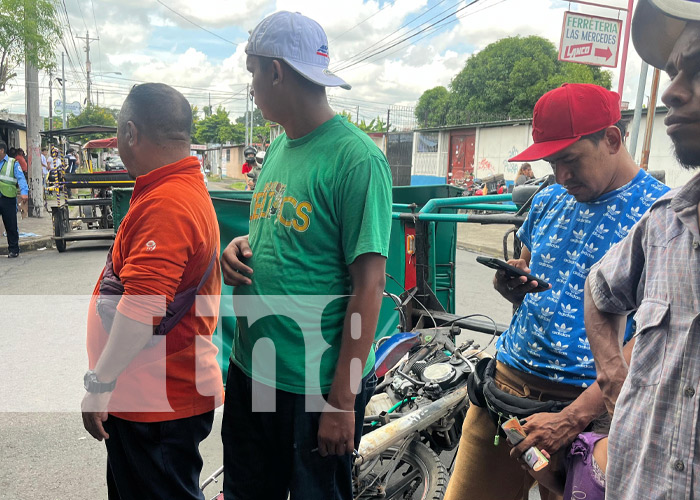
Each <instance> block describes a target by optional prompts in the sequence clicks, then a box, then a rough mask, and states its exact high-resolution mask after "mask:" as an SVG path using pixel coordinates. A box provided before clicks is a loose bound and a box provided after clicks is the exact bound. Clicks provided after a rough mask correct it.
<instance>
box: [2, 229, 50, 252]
mask: <svg viewBox="0 0 700 500" xmlns="http://www.w3.org/2000/svg"><path fill="white" fill-rule="evenodd" d="M0 234H2V233H0ZM3 239H4V240H5V241H4V242H3V243H0V255H7V254H9V253H10V252H9V247H8V245H7V239H5V238H3ZM53 247H54V244H53V237H51V236H36V237H33V238H20V240H19V251H20V253H22V252H31V251H33V250H38V249H40V248H53Z"/></svg>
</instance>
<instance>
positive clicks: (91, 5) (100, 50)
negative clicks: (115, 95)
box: [90, 0, 102, 73]
mask: <svg viewBox="0 0 700 500" xmlns="http://www.w3.org/2000/svg"><path fill="white" fill-rule="evenodd" d="M90 7H91V8H92V21H93V22H94V23H95V35H96V36H97V54H98V57H99V64H100V73H102V47H101V46H100V32H99V31H97V18H96V17H95V2H93V0H90Z"/></svg>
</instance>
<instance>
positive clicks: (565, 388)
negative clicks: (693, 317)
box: [446, 84, 668, 500]
mask: <svg viewBox="0 0 700 500" xmlns="http://www.w3.org/2000/svg"><path fill="white" fill-rule="evenodd" d="M532 126H533V132H532V136H533V139H534V144H533V145H532V146H530V147H529V148H527V149H526V150H525V151H523V152H522V153H521V154H519V155H517V156H516V157H514V158H511V159H510V161H513V162H522V161H534V160H541V159H544V160H545V161H548V162H549V163H550V164H551V165H552V169H553V170H554V176H555V179H556V182H557V183H556V184H554V185H552V186H549V187H547V188H546V189H544V190H542V191H541V192H540V193H538V194H537V195H536V196H535V198H534V200H533V202H532V208H531V209H530V212H529V214H528V218H527V220H526V221H525V223H524V224H523V226H522V227H521V228H520V229H519V231H518V238H519V239H520V240H521V241H522V242H523V251H522V255H521V258H520V259H515V260H511V261H509V263H510V264H512V265H514V266H517V267H519V268H521V269H523V270H525V271H528V272H530V273H532V274H534V275H536V276H537V277H539V278H541V279H544V280H546V281H548V282H549V283H550V284H551V287H550V288H549V289H546V290H543V289H542V288H537V286H538V285H537V282H536V281H528V280H527V279H526V278H524V277H523V278H514V277H511V276H508V275H506V274H505V273H504V272H502V271H498V272H497V273H496V276H495V277H494V287H495V288H496V290H498V292H499V293H501V295H503V296H504V297H505V298H506V299H507V300H509V301H510V302H512V303H513V304H514V305H515V306H517V307H518V310H517V312H516V314H515V315H514V316H513V320H512V321H511V324H510V326H509V328H508V330H507V331H506V332H505V333H504V334H503V335H501V337H500V338H499V341H498V345H497V350H498V352H497V355H496V358H495V360H493V361H492V362H491V365H490V366H489V367H488V368H487V370H486V374H485V375H486V376H489V375H491V376H492V377H493V381H494V384H493V385H491V386H490V387H491V388H492V389H494V390H489V391H485V392H484V393H483V394H480V393H479V390H478V388H476V390H474V391H471V392H470V399H471V400H472V402H473V403H474V404H472V405H471V406H470V408H469V411H468V413H467V417H466V419H465V422H464V430H463V434H462V439H461V442H460V447H459V452H458V455H457V461H456V467H455V471H454V473H453V475H452V480H451V482H450V484H449V486H448V491H447V496H446V498H447V499H448V500H456V499H461V498H479V499H480V500H489V499H493V500H506V499H516V498H523V495H524V494H526V490H527V489H529V488H530V486H531V485H532V484H533V482H534V480H533V479H532V478H531V477H530V476H529V475H528V473H527V472H525V471H524V470H523V469H521V467H520V464H519V463H518V461H517V458H519V457H520V456H521V455H522V454H523V453H524V452H525V450H527V449H528V448H530V447H531V446H536V447H538V448H539V449H540V450H546V451H547V452H549V453H550V455H553V458H554V462H555V464H553V465H554V466H556V461H557V459H558V456H557V455H555V453H556V452H558V451H559V450H561V449H562V448H563V447H565V446H566V445H568V444H569V443H571V442H572V441H573V440H574V439H575V438H576V437H577V436H578V434H579V433H580V432H582V431H583V430H584V429H585V428H586V426H588V424H589V423H591V421H593V420H594V419H595V418H597V417H598V416H600V415H601V414H603V413H604V412H605V405H604V403H603V398H602V395H601V392H600V389H599V388H598V386H597V384H596V383H595V381H596V373H595V366H594V364H593V356H592V354H591V351H590V347H589V345H588V339H587V336H586V331H585V328H584V323H583V317H582V315H581V311H582V310H583V288H584V284H585V280H586V277H587V275H588V271H589V270H590V268H591V266H592V265H593V264H594V263H595V262H597V261H598V260H600V258H601V257H602V256H603V254H604V253H605V252H607V251H608V250H609V248H610V247H611V246H612V245H614V244H615V243H616V242H618V241H620V240H621V239H622V238H623V237H624V236H625V235H626V234H627V232H628V231H629V230H630V228H631V227H632V225H634V223H636V222H637V221H638V220H639V219H640V218H641V216H642V215H643V214H644V212H646V211H647V210H648V208H649V207H650V206H651V204H652V203H653V201H654V200H656V198H658V197H659V196H661V195H663V194H664V193H665V192H666V191H667V189H668V188H666V187H665V186H664V185H663V184H661V183H659V182H658V181H656V180H655V179H654V178H652V177H651V176H650V175H649V174H648V173H647V172H645V171H643V170H640V169H639V167H638V166H637V165H636V164H635V163H634V160H633V159H632V158H631V157H630V155H629V153H628V152H627V150H626V149H625V146H624V144H623V138H624V136H625V124H624V123H623V122H622V121H621V114H620V96H619V95H618V94H616V93H615V92H611V91H609V90H606V89H604V88H602V87H599V86H597V85H588V84H568V85H563V86H562V87H560V88H557V89H554V90H552V91H550V92H547V93H546V94H545V95H544V96H542V97H541V98H540V100H539V101H538V102H537V104H536V105H535V110H534V113H533V124H532ZM630 332H631V329H630ZM498 390H500V391H502V392H499V391H498ZM508 395H510V396H511V397H512V396H517V399H515V400H511V401H510V402H509V403H510V408H511V409H510V410H506V409H503V410H502V411H501V412H500V414H499V411H498V409H499V408H504V406H505V405H504V399H507V398H508ZM479 398H481V399H479ZM513 401H515V402H516V403H517V404H514V403H513ZM478 403H481V406H478V405H477V404H478ZM513 406H516V407H517V408H519V410H518V411H520V414H518V411H513V410H512V407H513ZM559 410H561V411H559ZM511 415H513V416H517V417H519V418H525V419H526V423H525V424H524V430H525V432H526V433H527V434H528V437H527V438H526V439H525V440H524V441H523V442H522V443H520V444H519V445H518V446H516V447H515V448H513V449H512V450H511V449H510V447H509V446H507V445H505V444H503V443H501V444H500V446H498V445H497V444H498V442H499V439H495V436H497V435H498V433H499V432H498V428H497V426H498V425H499V423H503V421H505V420H506V419H507V418H508V417H509V416H511ZM545 498H546V496H545Z"/></svg>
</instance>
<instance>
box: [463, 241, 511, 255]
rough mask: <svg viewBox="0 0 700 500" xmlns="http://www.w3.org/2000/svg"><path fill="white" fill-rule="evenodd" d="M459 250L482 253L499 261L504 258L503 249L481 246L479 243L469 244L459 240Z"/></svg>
mask: <svg viewBox="0 0 700 500" xmlns="http://www.w3.org/2000/svg"><path fill="white" fill-rule="evenodd" d="M457 248H459V249H460V250H467V251H468V252H474V253H480V254H482V255H488V256H490V257H495V258H497V259H502V258H503V247H500V248H496V247H494V246H493V245H480V244H478V243H467V242H465V241H460V240H457Z"/></svg>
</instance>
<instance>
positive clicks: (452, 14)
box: [334, 0, 480, 71]
mask: <svg viewBox="0 0 700 500" xmlns="http://www.w3.org/2000/svg"><path fill="white" fill-rule="evenodd" d="M479 1H480V0H472V1H471V2H470V3H468V4H467V5H464V6H462V7H460V8H459V9H457V10H456V11H454V12H453V13H451V14H448V15H446V16H445V17H443V18H441V19H440V20H438V21H436V22H434V23H433V24H431V25H429V26H427V27H425V28H423V29H422V30H420V31H418V32H416V33H413V34H412V35H410V36H406V37H404V38H403V39H402V40H399V41H397V42H396V43H394V44H392V45H389V46H388V47H385V48H382V49H380V50H376V51H374V52H373V53H371V54H369V55H367V56H365V57H363V58H362V59H360V60H358V61H355V62H353V63H350V64H346V65H345V66H343V67H341V68H338V69H335V68H334V71H342V70H344V69H348V68H350V67H352V66H355V65H357V64H359V63H361V62H363V61H366V60H367V59H369V58H371V57H375V56H378V55H379V54H382V53H384V52H386V51H387V50H390V49H392V48H394V47H396V46H397V45H400V44H402V43H404V42H407V41H408V40H410V39H411V38H413V37H415V36H418V35H420V34H421V33H424V32H425V31H427V30H429V29H430V28H432V27H433V26H437V25H438V24H440V23H441V22H443V21H445V20H446V19H448V18H450V17H452V16H454V15H455V14H457V13H458V12H460V11H462V10H464V9H466V8H468V7H471V6H472V5H474V4H476V3H477V2H479Z"/></svg>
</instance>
